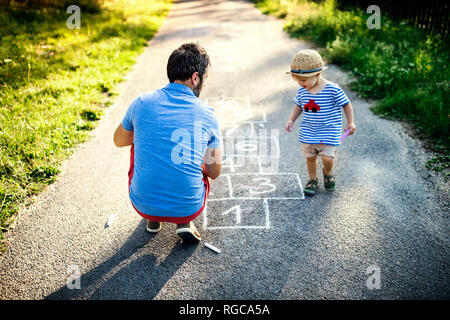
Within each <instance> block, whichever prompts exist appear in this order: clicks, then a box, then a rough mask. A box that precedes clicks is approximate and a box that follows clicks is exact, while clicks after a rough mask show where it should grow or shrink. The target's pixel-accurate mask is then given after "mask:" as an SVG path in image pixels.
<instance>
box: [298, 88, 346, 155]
mask: <svg viewBox="0 0 450 320" xmlns="http://www.w3.org/2000/svg"><path fill="white" fill-rule="evenodd" d="M349 102H350V100H349V99H348V97H347V95H346V94H345V92H344V91H343V90H342V89H341V88H340V87H339V85H337V84H335V83H332V82H328V83H327V84H326V85H325V88H324V89H323V90H322V91H321V92H318V93H316V94H313V93H310V92H309V91H308V90H306V89H305V88H303V87H302V86H300V87H299V88H298V90H297V94H296V95H295V98H294V103H295V104H296V105H297V106H299V107H300V108H302V109H303V118H302V121H301V122H300V131H299V137H298V141H300V142H303V143H308V144H320V143H322V144H328V145H332V146H338V145H339V144H340V141H339V138H340V136H341V132H342V107H344V106H345V105H346V104H347V103H349ZM314 111H315V112H314Z"/></svg>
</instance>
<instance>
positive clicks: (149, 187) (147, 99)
mask: <svg viewBox="0 0 450 320" xmlns="http://www.w3.org/2000/svg"><path fill="white" fill-rule="evenodd" d="M122 126H123V127H124V128H125V130H128V131H134V141H133V143H134V173H133V178H132V179H131V184H130V199H131V201H132V203H133V205H134V206H135V207H136V208H137V209H138V210H139V211H140V212H142V213H145V214H148V215H152V216H160V217H186V216H190V215H192V214H194V213H195V212H197V211H198V210H200V208H201V207H202V204H203V200H204V197H205V187H204V184H203V181H202V179H203V174H202V168H201V164H202V163H203V157H204V155H205V151H206V148H207V147H208V148H212V149H216V148H219V147H220V146H221V137H220V131H219V124H218V121H217V117H216V114H215V111H214V109H213V108H211V107H210V106H208V105H206V104H204V103H203V102H201V101H200V100H199V99H198V98H197V97H196V96H195V94H194V92H193V91H192V90H191V89H190V88H189V87H187V86H185V85H182V84H178V83H169V84H168V85H167V86H166V87H164V88H162V89H159V90H156V91H154V92H152V93H148V94H142V95H140V96H139V97H138V98H137V99H136V100H134V101H133V102H132V103H131V105H130V107H129V108H128V110H127V113H126V115H125V117H124V118H123V120H122Z"/></svg>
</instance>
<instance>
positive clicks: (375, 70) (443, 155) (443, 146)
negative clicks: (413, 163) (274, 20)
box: [253, 0, 450, 178]
mask: <svg viewBox="0 0 450 320" xmlns="http://www.w3.org/2000/svg"><path fill="white" fill-rule="evenodd" d="M253 2H254V3H255V5H256V6H257V7H258V8H259V9H260V10H261V11H262V12H263V13H267V14H271V15H274V16H278V17H284V18H285V19H286V20H285V30H286V31H287V32H288V33H289V34H290V35H291V36H292V37H296V38H302V39H307V40H310V41H313V42H314V43H316V44H317V45H318V46H320V47H321V48H322V49H320V50H319V51H320V52H321V54H322V55H323V57H324V58H325V59H326V60H327V61H328V62H331V63H336V64H338V65H340V66H341V67H342V68H343V69H345V70H348V71H349V72H350V73H351V74H352V75H353V76H354V77H355V79H356V81H354V82H353V83H352V85H351V87H352V89H354V90H356V91H358V92H359V93H360V95H361V96H362V97H365V98H372V99H376V100H377V103H376V106H375V107H374V108H373V112H374V113H375V114H378V115H380V116H382V117H386V118H390V119H397V120H402V121H406V122H409V123H411V124H413V126H414V128H415V132H416V134H417V136H418V137H420V138H422V139H424V140H425V141H427V145H429V146H431V148H432V150H433V151H435V152H438V153H439V154H440V155H439V156H437V157H436V158H435V159H433V160H431V162H430V163H428V164H427V166H426V167H427V168H428V169H432V170H435V171H442V172H443V173H444V176H445V177H446V178H447V177H449V172H448V164H449V156H448V155H449V151H450V135H449V130H450V80H449V79H450V50H449V49H450V45H449V42H448V39H443V38H442V37H441V36H440V35H427V34H426V33H424V32H423V31H422V30H419V29H417V28H415V27H413V26H409V25H408V24H406V23H405V22H394V21H392V20H390V19H389V17H387V16H386V15H384V14H383V12H382V17H381V29H378V30H377V29H369V28H368V27H367V24H366V21H367V19H368V18H369V16H370V14H367V13H366V12H365V11H364V10H360V9H356V8H355V9H353V10H350V11H342V10H338V9H337V8H336V1H335V0H326V1H322V2H320V1H318V2H311V1H306V0H253ZM363 9H364V8H363Z"/></svg>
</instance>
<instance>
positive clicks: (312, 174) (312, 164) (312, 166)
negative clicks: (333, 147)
mask: <svg viewBox="0 0 450 320" xmlns="http://www.w3.org/2000/svg"><path fill="white" fill-rule="evenodd" d="M306 167H307V168H308V174H309V179H310V180H316V179H317V156H315V157H308V158H306Z"/></svg>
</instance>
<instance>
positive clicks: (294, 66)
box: [286, 49, 327, 77]
mask: <svg viewBox="0 0 450 320" xmlns="http://www.w3.org/2000/svg"><path fill="white" fill-rule="evenodd" d="M325 69H327V67H325V66H324V62H323V60H322V57H321V56H320V54H319V53H318V52H317V51H314V50H309V49H308V50H302V51H300V52H299V53H297V54H296V55H295V56H294V58H293V59H292V61H291V71H288V72H286V74H293V75H295V76H302V77H312V76H314V75H316V74H318V73H320V72H322V71H323V70H325Z"/></svg>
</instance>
